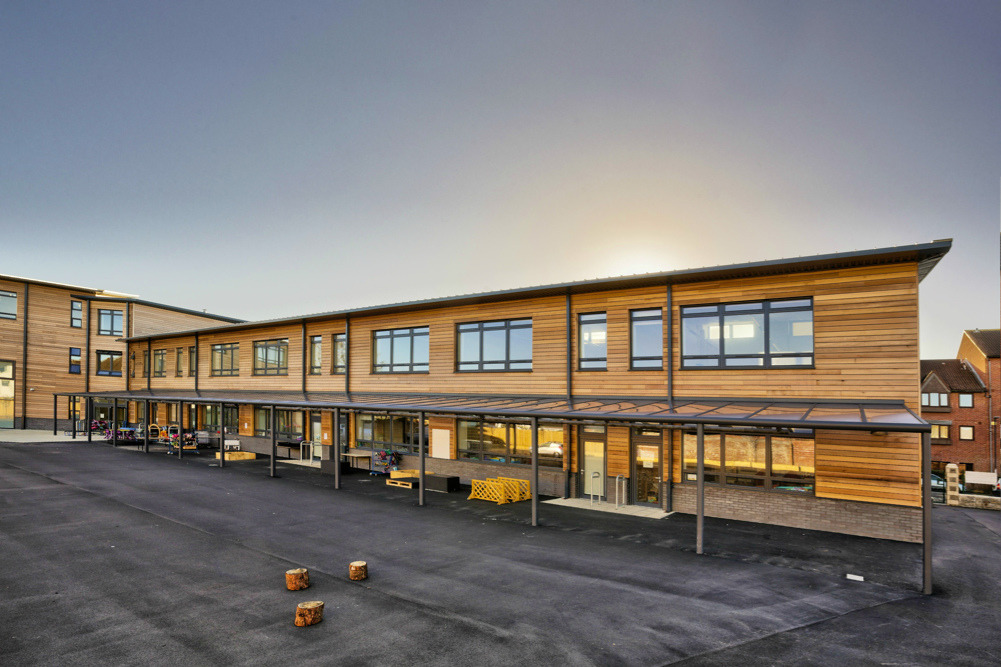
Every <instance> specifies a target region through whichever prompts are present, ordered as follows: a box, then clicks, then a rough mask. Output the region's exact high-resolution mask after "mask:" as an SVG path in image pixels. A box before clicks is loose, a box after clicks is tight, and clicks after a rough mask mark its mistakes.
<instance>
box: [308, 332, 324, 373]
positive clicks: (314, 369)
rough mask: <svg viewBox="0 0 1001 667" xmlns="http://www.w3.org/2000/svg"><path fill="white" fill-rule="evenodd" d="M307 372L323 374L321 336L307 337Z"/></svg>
mask: <svg viewBox="0 0 1001 667" xmlns="http://www.w3.org/2000/svg"><path fill="white" fill-rule="evenodd" d="M309 374H310V375H322V374H323V336H310V337H309Z"/></svg>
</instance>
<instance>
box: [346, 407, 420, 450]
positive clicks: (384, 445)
mask: <svg viewBox="0 0 1001 667" xmlns="http://www.w3.org/2000/svg"><path fill="white" fill-rule="evenodd" d="M396 419H400V420H403V435H402V442H397V441H396V440H395V439H394V429H393V421H394V420H396ZM377 420H389V424H388V426H387V428H386V430H387V431H388V432H389V440H378V439H376V432H377V429H376V421H377ZM418 422H419V418H418V417H411V416H407V415H380V414H375V413H371V412H359V413H357V414H356V416H355V438H354V446H355V447H357V448H359V449H371V450H373V451H379V450H385V451H391V452H399V453H400V454H407V455H411V454H413V455H420V440H419V438H420V429H421V428H423V429H424V434H425V437H424V449H425V451H428V447H429V446H430V445H429V442H428V438H427V419H426V418H425V419H424V424H423V425H421V424H419V423H418ZM366 423H367V424H368V428H369V430H370V432H371V436H372V437H370V438H367V437H364V436H365V434H364V429H365V425H366Z"/></svg>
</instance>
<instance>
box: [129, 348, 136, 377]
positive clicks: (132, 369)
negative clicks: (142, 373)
mask: <svg viewBox="0 0 1001 667" xmlns="http://www.w3.org/2000/svg"><path fill="white" fill-rule="evenodd" d="M135 376H136V353H135V352H132V353H131V354H129V377H130V378H134V377H135Z"/></svg>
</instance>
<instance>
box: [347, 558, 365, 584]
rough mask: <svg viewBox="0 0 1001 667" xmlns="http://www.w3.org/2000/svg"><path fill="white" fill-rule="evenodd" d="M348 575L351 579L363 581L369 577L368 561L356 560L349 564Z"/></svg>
mask: <svg viewBox="0 0 1001 667" xmlns="http://www.w3.org/2000/svg"><path fill="white" fill-rule="evenodd" d="M348 576H349V577H351V581H362V580H363V579H368V563H366V562H365V561H363V560H356V561H354V562H353V563H351V565H349V566H348Z"/></svg>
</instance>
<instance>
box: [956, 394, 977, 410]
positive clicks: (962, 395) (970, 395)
mask: <svg viewBox="0 0 1001 667" xmlns="http://www.w3.org/2000/svg"><path fill="white" fill-rule="evenodd" d="M964 398H965V399H969V401H970V404H969V405H963V399H964ZM957 405H958V406H959V407H961V408H972V407H973V394H970V393H966V392H963V393H961V394H959V399H958V402H957Z"/></svg>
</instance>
